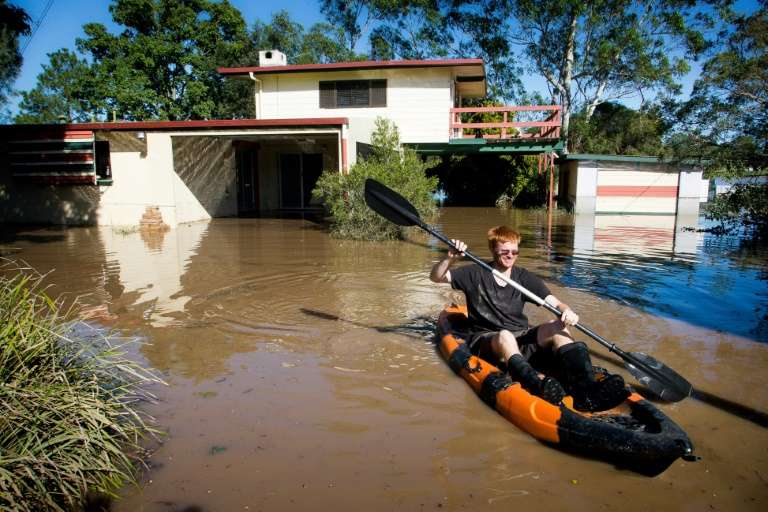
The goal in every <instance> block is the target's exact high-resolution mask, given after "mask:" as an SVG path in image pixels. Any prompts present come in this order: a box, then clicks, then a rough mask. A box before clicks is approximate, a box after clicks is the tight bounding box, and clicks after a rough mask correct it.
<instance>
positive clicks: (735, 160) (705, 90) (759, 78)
mask: <svg viewBox="0 0 768 512" xmlns="http://www.w3.org/2000/svg"><path fill="white" fill-rule="evenodd" d="M758 5H759V8H758V9H757V10H756V11H754V12H752V13H747V14H741V15H738V16H735V17H734V18H733V19H732V23H731V25H730V27H729V29H728V31H727V32H726V33H725V34H724V35H723V38H722V44H721V45H720V46H719V47H718V50H719V51H717V52H716V53H714V54H713V55H712V56H711V57H710V58H709V59H707V60H706V62H705V63H704V65H703V67H702V72H701V75H700V77H699V79H698V80H697V81H696V82H695V84H694V87H693V91H692V93H691V96H690V98H689V100H687V101H685V102H682V103H681V104H679V108H678V110H677V112H676V114H677V116H676V117H675V118H674V121H675V122H676V123H678V124H677V132H678V136H677V137H676V138H675V139H674V140H673V143H675V149H676V150H677V151H678V153H679V154H680V155H682V156H684V157H686V158H692V157H701V158H703V159H705V160H706V161H707V163H708V165H709V167H710V171H711V172H712V173H713V174H719V175H724V176H738V175H744V174H763V175H764V174H766V173H768V88H767V87H766V84H768V9H767V8H768V1H766V0H760V2H759V4H758Z"/></svg>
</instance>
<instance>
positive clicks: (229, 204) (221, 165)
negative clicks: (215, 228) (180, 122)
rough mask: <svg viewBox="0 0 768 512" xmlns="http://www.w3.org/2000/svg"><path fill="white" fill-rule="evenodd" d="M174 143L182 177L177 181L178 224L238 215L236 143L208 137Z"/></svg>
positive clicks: (177, 170) (180, 138)
mask: <svg viewBox="0 0 768 512" xmlns="http://www.w3.org/2000/svg"><path fill="white" fill-rule="evenodd" d="M171 140H172V145H173V165H174V171H175V172H174V174H175V175H176V176H177V177H178V179H174V180H173V193H174V198H175V204H176V209H177V216H178V221H179V222H188V221H193V220H201V219H204V218H211V217H228V216H235V215H237V176H236V169H235V149H234V147H233V146H232V140H231V139H230V138H226V137H206V136H176V137H171ZM201 209H202V211H201Z"/></svg>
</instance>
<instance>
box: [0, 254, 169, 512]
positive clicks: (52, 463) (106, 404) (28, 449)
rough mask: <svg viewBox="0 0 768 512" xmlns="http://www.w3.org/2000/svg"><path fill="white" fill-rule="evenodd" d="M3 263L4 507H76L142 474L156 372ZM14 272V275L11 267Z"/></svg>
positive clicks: (0, 431)
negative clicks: (144, 405)
mask: <svg viewBox="0 0 768 512" xmlns="http://www.w3.org/2000/svg"><path fill="white" fill-rule="evenodd" d="M8 270H9V269H8V264H5V265H2V266H0V510H19V511H33V510H34V511H38V510H73V509H79V508H80V507H81V506H82V504H83V503H84V502H85V501H86V500H87V499H89V498H91V497H93V496H100V497H101V496H114V493H115V491H116V490H117V489H118V488H119V487H120V486H121V485H123V484H124V483H125V482H127V481H133V479H134V475H135V469H136V467H137V465H136V463H137V462H138V461H139V459H140V456H141V448H140V445H139V441H140V439H141V438H142V436H143V435H144V434H146V433H147V432H148V431H151V427H150V425H149V423H151V422H150V421H149V419H148V418H147V417H145V416H144V415H142V414H141V413H140V412H139V411H138V409H137V406H138V404H139V402H141V401H142V400H146V399H151V398H152V397H151V395H150V394H149V393H148V391H146V386H147V385H148V384H150V383H152V382H159V381H158V379H157V378H156V377H154V376H153V375H151V374H150V373H148V372H147V371H145V370H142V369H141V368H140V367H139V366H138V365H137V364H135V363H134V362H131V361H130V360H128V359H127V358H126V356H125V351H124V349H125V347H124V346H120V345H116V344H115V343H114V342H113V340H111V339H110V337H109V336H107V335H105V333H104V332H103V331H100V330H98V329H96V328H93V327H89V326H88V325H87V324H84V323H82V322H80V321H78V320H77V314H76V313H77V308H76V307H66V308H65V307H64V306H63V303H62V301H60V300H54V299H52V298H50V297H49V296H48V295H47V294H46V293H45V290H44V289H43V288H42V286H43V285H42V277H41V276H40V275H38V274H35V273H33V272H31V271H30V270H29V269H18V270H16V271H15V272H12V273H10V274H8ZM4 275H6V276H10V277H3V276H4Z"/></svg>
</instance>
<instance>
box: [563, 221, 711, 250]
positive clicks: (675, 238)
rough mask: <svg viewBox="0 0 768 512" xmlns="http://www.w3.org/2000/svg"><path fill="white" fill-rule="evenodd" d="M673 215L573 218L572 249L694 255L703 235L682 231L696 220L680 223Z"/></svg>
mask: <svg viewBox="0 0 768 512" xmlns="http://www.w3.org/2000/svg"><path fill="white" fill-rule="evenodd" d="M683 219H684V218H682V217H681V218H678V217H676V216H674V215H595V214H593V215H589V214H576V215H575V217H574V239H573V247H574V249H575V250H577V251H585V252H588V253H591V252H600V253H606V254H631V255H634V256H661V257H665V256H672V255H673V254H678V255H679V254H694V253H696V251H697V247H698V244H699V243H700V240H701V237H702V234H701V233H696V232H694V231H689V230H684V229H683V228H686V227H689V226H696V225H697V223H698V218H688V221H689V222H690V223H687V224H686V223H683V224H680V223H679V221H682V220H683Z"/></svg>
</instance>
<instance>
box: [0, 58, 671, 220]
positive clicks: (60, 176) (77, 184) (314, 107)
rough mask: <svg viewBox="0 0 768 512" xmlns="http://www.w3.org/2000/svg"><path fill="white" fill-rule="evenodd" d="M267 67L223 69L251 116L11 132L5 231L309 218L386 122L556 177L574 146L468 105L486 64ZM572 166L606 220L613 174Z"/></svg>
mask: <svg viewBox="0 0 768 512" xmlns="http://www.w3.org/2000/svg"><path fill="white" fill-rule="evenodd" d="M259 64H260V65H259V66H254V67H240V68H219V70H218V71H219V73H221V74H222V75H223V76H225V77H228V78H229V79H232V80H246V81H248V82H249V83H250V84H252V91H253V110H252V117H249V118H243V119H231V120H194V121H145V122H125V121H119V122H111V123H109V122H105V123H70V124H51V125H5V126H0V153H2V154H4V155H5V158H4V159H3V162H4V163H3V164H2V167H0V220H1V221H3V222H15V223H43V224H67V225H77V224H98V225H112V226H125V225H129V226H130V225H139V224H141V223H143V222H153V223H156V222H160V223H162V224H165V225H168V226H170V227H173V226H176V225H178V224H179V223H184V222H191V221H197V220H204V219H210V218H212V217H227V216H237V215H262V214H269V213H272V212H287V211H303V210H306V209H310V208H313V207H317V205H316V204H313V199H312V197H311V191H312V189H313V188H314V186H315V183H316V182H317V179H318V177H319V176H320V174H321V173H322V172H324V171H332V172H339V173H345V172H348V171H349V168H350V167H351V166H352V165H354V164H355V162H356V161H357V159H358V158H359V157H361V156H365V155H366V154H368V152H369V151H370V142H371V134H372V132H373V130H374V126H375V120H376V119H377V118H379V117H381V118H386V119H389V120H390V121H392V122H394V123H395V124H396V125H397V127H398V128H399V131H400V137H401V141H402V142H403V143H404V144H407V145H410V146H411V147H413V148H415V149H416V150H417V151H418V152H420V153H422V154H425V155H440V154H443V155H444V154H457V153H460V154H470V153H484V152H492V153H502V154H513V153H514V154H538V155H540V161H541V162H542V164H543V163H546V164H547V166H549V167H550V168H553V165H554V161H555V160H554V157H555V156H556V155H557V154H558V153H561V152H562V150H563V147H564V145H563V141H562V140H561V138H560V126H561V108H560V106H558V105H544V106H535V105H533V106H531V105H529V106H496V107H466V106H465V103H464V100H467V99H475V98H482V97H485V96H486V87H487V84H486V76H485V66H484V64H483V61H482V60H481V59H443V60H400V61H363V62H343V63H333V64H303V65H290V64H288V63H287V61H286V59H285V55H283V54H282V53H280V52H278V51H263V52H260V59H259ZM248 115H249V113H245V112H244V113H243V116H244V117H247V116H248ZM592 160H595V159H592ZM590 161H591V160H590ZM574 165H575V167H574ZM589 165H591V164H589ZM599 166H600V164H598V165H597V167H599ZM593 167H594V166H593ZM542 168H543V165H542ZM561 168H562V169H564V170H565V171H566V172H563V173H562V175H563V176H564V177H561V181H560V183H559V185H560V197H561V198H563V199H565V198H569V199H570V200H572V202H573V203H574V204H576V207H577V209H581V208H582V207H584V208H587V207H589V205H590V204H594V207H593V210H594V211H595V212H598V213H599V212H600V211H601V209H602V208H603V203H604V201H603V199H601V198H602V197H603V196H604V195H605V190H607V189H605V188H604V187H603V185H601V184H600V183H598V182H599V180H600V179H604V178H605V177H606V176H608V174H607V171H605V172H604V171H602V170H600V171H598V170H594V172H592V171H590V170H589V168H588V163H586V161H583V162H582V161H580V160H577V161H574V160H573V159H572V158H570V157H569V159H568V160H566V161H565V164H564V166H563V167H561ZM670 172H671V171H670ZM467 179H472V177H471V176H468V177H467ZM618 179H619V180H620V181H621V180H623V179H627V180H629V182H631V183H634V181H633V180H635V177H633V176H629V175H627V176H624V177H621V178H618ZM669 179H673V178H669ZM596 180H597V181H596ZM670 183H671V182H670ZM590 184H591V185H590ZM590 186H591V188H590ZM631 186H641V185H631ZM670 186H671V185H670ZM601 187H603V188H601ZM682 189H683V188H681V187H678V188H677V190H682ZM614 192H615V191H614ZM664 193H665V194H671V193H672V192H671V189H669V190H667V189H665V191H664ZM641 195H642V194H641ZM645 195H647V194H645ZM670 197H671V196H670ZM609 202H610V201H609ZM665 204H666V203H665ZM625 206H626V205H625ZM623 207H624V206H622V205H617V206H615V207H613V206H611V207H610V208H613V210H616V209H618V210H621V208H623ZM664 211H669V212H671V213H674V210H672V209H670V208H668V207H667V206H664Z"/></svg>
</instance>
